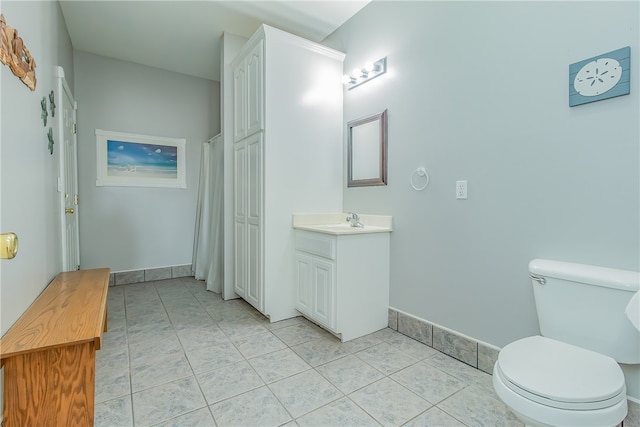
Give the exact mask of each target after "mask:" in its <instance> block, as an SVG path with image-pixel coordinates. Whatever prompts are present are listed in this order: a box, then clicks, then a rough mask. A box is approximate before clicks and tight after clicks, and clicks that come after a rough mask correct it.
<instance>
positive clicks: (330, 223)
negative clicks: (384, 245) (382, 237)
mask: <svg viewBox="0 0 640 427" xmlns="http://www.w3.org/2000/svg"><path fill="white" fill-rule="evenodd" d="M359 215H360V222H361V223H362V224H364V227H351V225H349V223H348V222H347V220H346V218H347V216H349V214H348V213H346V212H345V213H336V214H294V215H293V228H295V229H298V230H307V231H315V232H317V233H324V234H333V235H344V234H368V233H390V232H391V231H392V227H391V223H392V221H391V220H392V217H391V216H390V215H366V214H359Z"/></svg>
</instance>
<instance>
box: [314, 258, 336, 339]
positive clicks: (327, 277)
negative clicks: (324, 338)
mask: <svg viewBox="0 0 640 427" xmlns="http://www.w3.org/2000/svg"><path fill="white" fill-rule="evenodd" d="M334 270H335V264H334V263H333V262H330V261H325V260H323V259H321V258H314V259H313V264H312V267H311V275H312V282H313V287H312V288H313V297H312V300H313V307H312V313H311V316H312V318H313V319H314V320H317V321H318V322H320V323H322V324H324V325H325V326H328V327H329V328H330V329H335V327H336V324H335V323H336V322H335V316H334V313H335V301H334V296H335V277H334Z"/></svg>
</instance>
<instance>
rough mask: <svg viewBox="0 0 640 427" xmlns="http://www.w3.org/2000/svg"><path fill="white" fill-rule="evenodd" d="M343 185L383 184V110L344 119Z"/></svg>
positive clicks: (385, 175) (384, 181) (385, 125)
mask: <svg viewBox="0 0 640 427" xmlns="http://www.w3.org/2000/svg"><path fill="white" fill-rule="evenodd" d="M347 159H348V160H347V169H348V175H347V187H370V186H376V185H387V110H384V111H383V112H382V113H377V114H372V115H370V116H367V117H363V118H361V119H358V120H353V121H350V122H349V123H347Z"/></svg>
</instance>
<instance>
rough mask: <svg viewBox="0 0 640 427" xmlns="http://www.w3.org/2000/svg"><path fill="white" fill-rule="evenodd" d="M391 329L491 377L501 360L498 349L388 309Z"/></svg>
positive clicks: (393, 309) (390, 308)
mask: <svg viewBox="0 0 640 427" xmlns="http://www.w3.org/2000/svg"><path fill="white" fill-rule="evenodd" d="M389 328H391V329H393V330H395V331H398V332H400V333H401V334H403V335H406V336H408V337H410V338H413V339H414V340H416V341H419V342H421V343H423V344H426V345H428V346H429V347H433V348H434V349H436V350H438V351H439V352H441V353H444V354H446V355H447V356H451V357H453V358H454V359H457V360H460V361H461V362H464V363H466V364H467V365H469V366H472V367H474V368H476V369H479V370H481V371H483V372H486V373H488V374H492V373H493V365H494V364H495V363H496V360H498V352H499V351H500V349H499V348H498V347H495V346H492V345H490V344H487V343H484V342H482V341H478V340H476V339H473V338H471V337H468V336H466V335H464V334H461V333H459V332H456V331H453V330H451V329H447V328H444V327H442V326H440V325H437V324H435V323H431V322H428V321H426V320H424V319H421V318H419V317H416V316H413V315H411V314H408V313H405V312H403V311H400V310H396V309H395V308H392V307H389Z"/></svg>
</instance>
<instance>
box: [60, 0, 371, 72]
mask: <svg viewBox="0 0 640 427" xmlns="http://www.w3.org/2000/svg"><path fill="white" fill-rule="evenodd" d="M368 2H369V0H358V1H351V0H344V1H336V0H333V1H327V0H324V1H313V0H311V1H309V0H289V1H247V0H242V1H238V0H236V1H217V0H206V1H184V0H173V1H151V0H147V1H118V0H109V1H96V0H84V1H67V0H62V1H60V5H61V8H62V14H63V16H64V19H65V21H66V23H67V29H68V31H69V36H70V37H71V43H72V44H73V48H74V49H76V50H80V51H85V52H90V53H94V54H97V55H102V56H107V57H110V58H115V59H120V60H124V61H131V62H135V63H138V64H143V65H148V66H151V67H156V68H161V69H165V70H169V71H175V72H178V73H183V74H188V75H192V76H196V77H201V78H205V79H210V80H220V36H222V34H223V33H225V32H226V33H232V34H236V35H239V36H243V37H247V38H249V37H250V36H251V35H252V34H253V33H254V32H255V31H256V30H257V29H258V27H259V26H260V25H261V24H263V23H264V24H268V25H271V26H274V27H276V28H280V29H282V30H285V31H288V32H291V33H294V34H297V35H299V36H302V37H304V38H307V39H309V40H313V41H316V42H320V41H322V40H323V39H324V38H325V37H327V36H328V35H329V34H331V33H332V32H333V31H334V30H335V29H336V28H338V27H339V26H340V25H342V24H343V23H344V22H346V21H347V20H348V19H349V18H351V17H352V16H353V15H355V14H356V13H357V12H358V11H359V10H360V9H362V8H363V7H364V6H365V5H366V4H367V3H368Z"/></svg>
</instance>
